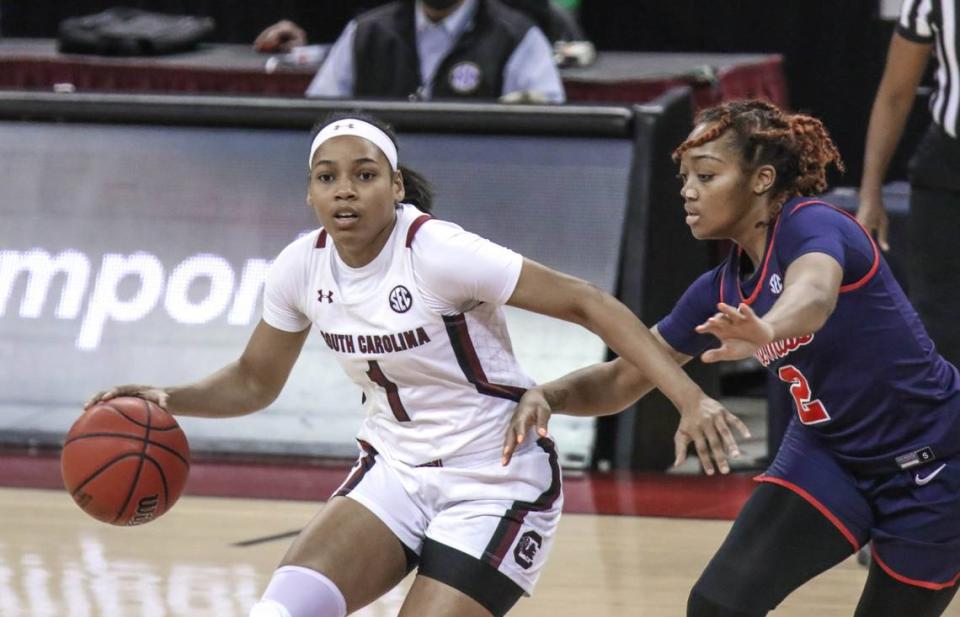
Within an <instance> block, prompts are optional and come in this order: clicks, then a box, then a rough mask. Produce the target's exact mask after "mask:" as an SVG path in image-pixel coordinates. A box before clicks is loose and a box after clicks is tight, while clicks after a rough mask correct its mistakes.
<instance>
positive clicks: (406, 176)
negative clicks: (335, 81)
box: [313, 110, 433, 212]
mask: <svg viewBox="0 0 960 617" xmlns="http://www.w3.org/2000/svg"><path fill="white" fill-rule="evenodd" d="M350 118H353V119H355V120H363V121H364V122H367V123H369V124H372V125H373V126H375V127H377V128H378V129H380V130H381V131H383V132H384V133H385V134H386V135H387V137H389V138H390V141H392V142H393V145H394V146H395V147H396V148H397V151H398V154H399V150H400V144H398V143H397V134H396V133H395V132H394V130H393V127H392V126H390V125H389V124H388V123H386V122H384V121H383V120H381V119H380V118H377V117H376V116H373V115H370V114H368V113H365V112H362V111H358V110H354V111H349V112H342V111H335V112H332V113H330V114H327V116H326V117H324V118H323V119H322V120H321V121H320V122H318V123H317V124H316V125H314V127H313V136H314V137H316V135H317V134H318V133H319V132H320V131H321V130H323V128H324V127H325V126H327V125H328V124H331V123H333V122H336V121H337V120H346V119H350ZM397 169H398V170H399V171H400V174H401V175H402V176H403V188H404V193H405V196H404V198H403V201H404V203H408V204H412V205H414V206H416V207H417V208H418V209H419V210H422V211H424V212H430V211H431V210H432V209H433V187H432V186H431V185H430V182H429V181H428V180H427V179H426V178H425V177H423V175H421V174H420V173H419V172H416V171H414V170H412V169H410V168H409V167H407V166H405V165H402V164H400V165H397Z"/></svg>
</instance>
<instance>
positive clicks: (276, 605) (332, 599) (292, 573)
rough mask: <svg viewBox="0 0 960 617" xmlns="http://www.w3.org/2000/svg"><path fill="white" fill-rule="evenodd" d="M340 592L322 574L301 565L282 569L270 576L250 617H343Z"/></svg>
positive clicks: (343, 607)
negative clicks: (268, 582)
mask: <svg viewBox="0 0 960 617" xmlns="http://www.w3.org/2000/svg"><path fill="white" fill-rule="evenodd" d="M346 614H347V602H346V600H345V599H344V597H343V593H341V591H340V590H339V589H338V588H337V586H336V585H335V584H334V583H333V581H331V580H330V579H329V578H327V577H326V576H324V575H323V574H321V573H319V572H317V571H315V570H311V569H309V568H303V567H300V566H282V567H281V568H278V569H277V571H276V572H274V573H273V578H271V579H270V584H268V585H267V589H266V591H264V592H263V597H262V598H261V599H260V601H259V602H257V603H256V604H255V605H254V607H253V608H252V609H251V610H250V616H249V617H344V616H345V615H346Z"/></svg>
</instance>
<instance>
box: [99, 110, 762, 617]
mask: <svg viewBox="0 0 960 617" xmlns="http://www.w3.org/2000/svg"><path fill="white" fill-rule="evenodd" d="M397 157H398V153H397V145H396V140H395V138H393V137H392V136H391V135H390V134H389V129H388V128H387V127H385V126H381V125H379V123H378V122H377V121H376V120H374V119H372V118H371V119H369V121H368V120H365V119H363V118H358V117H341V118H339V119H335V120H332V121H330V122H327V123H326V124H324V125H322V126H321V127H320V130H319V132H318V133H317V134H316V136H315V138H314V140H313V143H312V147H311V149H310V156H309V161H308V166H309V169H310V179H309V185H308V191H307V202H308V204H309V205H310V206H311V207H312V208H313V210H314V211H315V213H316V215H317V217H318V218H319V220H320V222H321V224H322V225H323V227H322V228H320V229H318V230H316V231H314V232H312V233H310V234H307V235H305V236H303V237H301V238H299V239H298V240H296V241H294V242H293V243H291V244H290V245H289V246H288V247H287V248H285V249H284V250H283V251H282V252H281V253H280V255H279V257H278V258H277V259H276V261H275V262H274V264H273V266H272V268H271V271H270V274H269V276H268V278H267V283H266V287H265V292H264V313H263V319H262V321H261V322H260V324H259V325H258V326H257V328H256V330H255V331H254V333H253V335H252V337H251V339H250V341H249V343H248V344H247V348H246V349H245V350H244V352H243V354H242V355H241V357H240V358H239V359H238V360H237V361H236V362H234V363H232V364H230V365H228V366H226V367H224V368H223V369H221V370H220V371H219V372H217V373H214V374H213V375H211V376H209V377H207V378H205V379H203V380H201V381H198V382H196V383H193V384H189V385H185V386H179V387H169V388H156V387H151V386H139V385H127V386H120V387H117V388H114V389H112V390H109V391H107V392H104V393H101V394H98V395H97V396H95V397H94V398H93V399H92V401H91V402H94V401H97V400H103V399H109V398H111V397H114V396H121V395H134V396H140V397H143V398H146V399H149V400H152V401H155V402H157V403H158V404H160V405H161V406H163V407H165V408H167V409H168V410H169V411H170V412H172V413H174V414H180V415H195V416H207V417H227V416H235V415H241V414H246V413H251V412H254V411H256V410H259V409H262V408H263V407H266V406H267V405H268V404H269V403H270V402H271V401H272V400H273V399H274V398H275V397H276V396H277V394H278V393H279V392H280V390H281V388H282V387H283V385H284V382H285V381H286V379H287V376H288V374H289V372H290V370H291V367H292V366H293V364H294V362H295V361H296V359H297V356H298V354H299V353H300V350H301V348H302V346H303V343H304V340H305V339H306V336H307V333H308V331H309V329H310V326H311V324H314V325H315V326H316V328H317V330H318V331H319V334H320V335H321V336H322V337H323V339H324V341H325V342H326V344H327V346H328V347H330V348H331V349H332V350H333V351H334V353H335V354H336V356H337V359H338V361H339V362H340V364H341V366H342V368H343V370H344V371H345V372H346V373H347V375H348V376H349V377H350V378H351V379H352V380H353V381H354V382H355V383H356V384H357V385H358V386H359V387H360V388H361V389H362V391H363V396H364V403H363V407H364V412H365V418H364V420H363V423H362V426H361V429H360V431H359V434H358V441H359V443H360V449H361V453H360V457H359V460H358V461H357V463H356V465H355V466H354V468H353V470H352V471H351V473H350V474H349V476H348V477H347V479H346V480H345V481H344V483H343V484H342V485H341V487H340V488H339V489H338V490H337V491H336V492H335V494H334V496H333V497H331V499H330V500H329V501H328V503H327V504H326V505H325V506H324V507H323V508H322V510H321V511H320V513H319V514H318V515H317V516H316V518H315V519H314V520H313V521H312V522H311V523H310V524H309V525H308V526H307V527H306V528H305V529H304V530H303V531H302V532H301V534H300V535H299V537H298V538H297V539H296V540H295V541H294V543H293V545H292V546H291V547H290V549H289V550H288V552H287V554H286V556H285V557H284V558H283V560H282V563H281V566H280V567H279V568H278V569H277V571H276V572H275V573H274V575H273V578H272V580H271V581H270V583H269V585H268V586H267V589H266V591H265V592H264V594H263V596H262V598H261V600H260V601H259V602H258V603H257V604H256V605H255V606H254V607H253V609H252V611H251V613H250V615H251V617H342V616H343V615H345V614H347V613H349V612H352V611H354V610H356V609H358V608H360V607H362V606H364V605H366V604H368V603H369V602H371V601H373V600H375V599H376V598H378V597H379V596H380V595H382V594H384V593H385V592H387V591H388V590H390V589H391V588H392V587H394V586H395V585H396V584H397V583H398V582H399V581H400V580H401V579H402V578H403V577H404V576H405V575H406V574H407V573H408V572H409V571H410V570H412V569H413V568H415V567H418V568H419V570H418V576H417V577H416V579H415V581H414V583H413V586H412V588H411V589H410V592H409V593H408V595H407V597H406V599H405V601H404V604H403V606H402V608H401V610H400V615H401V616H403V617H431V616H440V615H457V616H458V617H489V616H491V615H493V616H500V615H503V614H505V613H506V612H507V611H508V610H509V609H510V608H511V607H512V606H513V604H514V603H515V602H516V601H517V600H518V599H519V598H520V597H521V596H523V595H525V594H529V593H530V592H531V591H532V589H533V587H534V584H535V583H536V581H537V578H538V577H539V575H540V573H541V571H542V568H543V564H544V561H545V559H546V557H547V555H548V553H549V552H550V548H551V545H552V543H553V540H554V535H555V532H556V527H557V523H558V521H559V518H560V511H561V506H562V502H563V496H562V490H561V478H560V469H559V466H558V463H557V453H556V451H555V449H554V444H553V443H552V441H551V440H550V439H549V438H548V437H547V436H546V435H535V434H531V435H530V439H526V440H524V441H523V443H522V444H520V446H519V447H517V448H516V451H515V452H514V453H513V459H512V461H510V463H509V465H507V466H503V465H501V454H502V435H503V434H504V432H505V431H506V429H507V426H508V423H509V420H510V417H511V413H512V411H513V409H514V406H515V404H516V401H518V400H519V399H520V397H521V395H522V394H523V392H524V391H525V389H526V388H528V387H530V386H532V385H533V382H532V380H531V379H530V378H528V377H527V376H526V375H525V374H524V373H523V371H522V370H521V368H520V367H519V365H518V364H517V361H516V359H515V358H514V356H513V352H512V349H511V345H510V341H509V338H508V335H507V331H506V327H505V323H504V318H503V313H502V309H501V306H502V305H504V304H509V305H511V306H515V307H520V308H524V309H527V310H530V311H535V312H537V313H542V314H544V315H549V316H552V317H556V318H560V319H565V320H568V321H572V322H576V323H578V324H581V325H583V326H584V327H586V328H588V329H590V330H591V331H593V332H595V333H596V334H597V335H599V336H600V337H601V338H602V339H603V340H604V341H605V342H606V343H607V344H608V345H609V346H610V348H611V349H613V350H614V351H615V352H617V353H618V354H619V355H621V356H622V357H624V358H626V359H627V360H628V361H630V362H632V363H635V364H636V367H637V371H638V372H640V373H642V374H644V375H647V376H648V378H649V379H650V381H651V382H652V383H655V384H657V386H658V387H659V388H661V389H662V390H663V391H664V392H665V393H666V394H667V396H668V397H669V398H670V399H671V400H672V401H673V403H674V404H675V405H676V406H677V408H678V409H679V410H680V413H681V427H682V428H683V431H684V438H683V439H684V440H683V442H682V443H680V444H678V448H680V447H682V449H683V450H684V451H686V447H687V445H688V443H691V442H692V443H694V444H695V446H696V448H697V452H698V456H700V458H701V461H702V462H703V464H704V465H705V466H706V467H707V468H709V469H711V470H712V469H713V465H716V466H718V467H719V468H720V470H721V471H722V472H726V471H728V470H729V465H728V464H727V459H726V457H727V455H734V456H735V455H736V454H737V448H736V442H735V440H734V437H733V435H732V433H731V427H735V428H737V429H738V430H740V431H741V432H744V433H745V431H746V428H745V427H744V426H743V424H742V423H741V422H740V421H739V420H738V419H736V417H735V416H733V415H732V414H731V413H730V412H729V411H727V410H726V409H724V408H723V407H722V406H720V405H719V404H718V403H717V402H716V401H713V400H712V399H710V398H708V397H707V396H706V395H705V394H704V393H703V392H702V390H700V388H699V387H697V386H696V384H694V383H693V382H692V381H691V380H690V379H689V378H688V377H687V376H686V374H685V373H684V372H683V371H682V370H680V368H679V367H678V366H677V365H676V363H675V362H673V360H672V359H671V358H670V356H669V355H667V354H666V353H665V352H664V351H663V350H662V348H661V347H660V346H659V345H657V343H656V341H655V340H654V339H653V338H652V337H651V336H650V334H649V332H648V331H647V329H646V328H645V327H644V326H643V324H641V322H640V321H639V320H638V319H637V318H636V317H635V316H634V315H633V314H632V313H631V312H630V310H629V309H627V308H626V307H625V306H624V305H623V304H621V303H619V302H618V301H617V300H615V299H614V298H613V297H612V296H610V295H609V294H606V293H604V292H602V291H600V290H598V289H597V288H596V287H594V286H592V285H590V284H588V283H586V282H584V281H581V280H579V279H576V278H573V277H570V276H566V275H563V274H560V273H557V272H554V271H552V270H550V269H548V268H546V267H544V266H542V265H539V264H537V263H535V262H533V261H530V260H527V259H524V258H523V257H521V256H520V255H518V254H517V253H514V252H513V251H510V250H508V249H505V248H503V247H500V246H498V245H496V244H494V243H492V242H489V241H487V240H485V239H483V238H480V237H478V236H476V235H474V234H471V233H469V232H466V231H464V230H463V229H461V228H460V227H458V226H456V225H453V224H450V223H446V222H443V221H439V220H436V219H433V218H431V216H430V215H428V214H426V213H425V212H427V211H429V209H430V194H429V187H428V186H427V185H426V184H425V182H424V181H423V180H422V179H421V178H420V177H419V176H418V175H417V174H415V173H413V172H411V171H410V170H407V169H404V168H401V167H400V166H399V165H398V160H397Z"/></svg>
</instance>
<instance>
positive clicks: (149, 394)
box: [83, 384, 169, 409]
mask: <svg viewBox="0 0 960 617" xmlns="http://www.w3.org/2000/svg"><path fill="white" fill-rule="evenodd" d="M121 396H135V397H137V398H142V399H144V400H148V401H150V402H152V403H156V404H157V405H159V406H160V407H163V408H164V409H166V408H167V399H168V398H169V394H167V391H166V390H164V389H162V388H157V387H155V386H144V385H140V384H126V385H123V386H115V387H113V388H110V389H109V390H101V391H100V392H97V393H96V394H94V395H93V396H91V397H90V399H89V400H88V401H87V402H86V403H85V404H84V406H83V408H84V409H89V408H90V407H92V406H94V405H96V404H97V403H102V402H105V401H109V400H110V399H112V398H118V397H121Z"/></svg>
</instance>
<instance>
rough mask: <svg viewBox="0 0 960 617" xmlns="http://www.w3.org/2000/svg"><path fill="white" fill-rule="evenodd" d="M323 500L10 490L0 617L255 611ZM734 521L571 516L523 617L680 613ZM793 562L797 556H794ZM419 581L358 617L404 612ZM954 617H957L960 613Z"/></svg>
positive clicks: (826, 587) (850, 590)
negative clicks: (119, 510)
mask: <svg viewBox="0 0 960 617" xmlns="http://www.w3.org/2000/svg"><path fill="white" fill-rule="evenodd" d="M318 507H320V505H319V504H318V503H316V502H307V501H285V500H267V499H239V498H219V497H197V496H191V495H187V496H185V497H183V498H181V500H180V502H178V503H177V504H176V506H175V507H174V508H173V510H171V511H170V512H169V513H168V514H166V515H164V516H163V518H161V519H159V520H157V521H155V522H153V523H150V524H148V525H144V526H140V527H133V528H120V527H112V526H109V525H106V524H103V523H99V522H97V521H95V520H93V519H92V518H89V517H88V516H86V515H85V514H83V513H82V512H81V511H80V510H79V509H78V508H77V506H76V505H75V504H74V503H73V502H72V500H71V499H70V497H69V495H67V493H66V492H65V491H63V490H41V489H31V488H0V512H2V513H3V514H2V522H3V524H2V527H0V529H2V531H0V616H2V617H28V616H29V617H44V616H56V617H128V616H129V617H141V616H142V617H166V616H171V617H173V616H184V617H186V616H189V617H199V616H208V615H209V616H216V617H223V616H226V615H231V616H240V617H245V616H246V614H247V609H248V607H249V606H250V605H251V604H252V603H253V602H254V601H255V599H256V598H257V597H258V595H259V593H260V592H261V590H262V589H263V588H264V586H265V585H266V583H267V581H268V579H269V577H270V574H271V573H272V571H273V569H274V567H275V565H276V563H277V561H278V560H279V559H280V557H281V556H282V555H283V553H284V551H285V549H286V546H287V544H288V543H289V542H290V537H289V533H292V532H294V531H296V530H298V529H300V527H301V526H303V525H304V524H305V523H306V521H307V520H308V519H309V518H310V517H311V516H312V514H313V513H314V512H315V510H316V509H317V508H318ZM729 526H730V522H729V521H726V520H695V519H678V518H652V517H640V516H605V515H596V514H567V515H565V517H564V519H563V522H562V524H561V527H560V533H559V536H558V539H557V543H556V548H555V550H554V553H553V556H552V558H551V559H550V562H549V564H548V565H547V568H546V571H545V573H544V575H543V578H542V579H541V581H540V584H539V587H538V589H537V593H536V595H535V596H534V597H533V598H529V599H524V600H521V602H520V603H519V604H518V606H517V607H516V608H515V609H514V610H513V611H512V612H511V615H512V616H516V617H539V616H549V617H568V616H570V617H572V616H577V617H582V616H584V615H589V616H590V617H613V616H617V617H620V616H623V617H626V616H630V617H677V616H680V617H682V616H683V615H684V612H685V608H684V607H685V602H686V595H687V592H688V590H689V588H690V586H691V584H692V583H693V582H694V580H695V579H696V577H697V576H698V574H699V573H700V571H701V569H702V568H703V566H704V565H705V564H706V562H707V560H708V559H709V557H710V555H711V554H712V553H713V551H714V550H715V549H716V548H717V546H718V545H719V543H720V542H721V540H722V539H723V536H724V534H725V533H726V530H727V529H728V528H729ZM783 558H784V559H789V558H790V555H789V554H784V556H783ZM865 577H866V569H865V568H864V567H863V566H860V565H858V564H857V563H856V560H855V559H853V558H851V559H850V560H848V561H846V562H845V563H843V564H841V565H840V566H838V567H837V568H835V569H833V570H832V571H831V572H830V573H828V574H826V575H823V576H821V577H819V578H818V579H816V580H814V581H813V582H812V583H810V584H809V585H807V586H806V587H804V588H803V589H801V590H800V591H798V592H797V593H796V594H794V595H793V596H792V597H790V598H788V600H787V601H786V602H785V603H784V604H783V605H782V606H781V607H780V608H779V609H777V610H776V611H775V612H774V613H772V614H773V615H776V616H777V617H809V616H810V615H816V616H818V617H849V615H851V614H852V613H853V608H854V606H855V605H856V599H857V596H858V595H859V592H860V589H861V588H862V586H863V583H864V580H865ZM408 584H409V579H408V580H407V581H405V582H404V583H403V584H402V585H401V586H400V587H399V588H398V589H396V590H394V591H393V592H391V593H389V594H387V596H385V597H383V598H381V599H380V600H379V601H378V602H376V603H375V604H373V605H371V606H369V607H367V608H365V609H363V610H362V611H360V612H358V613H355V614H356V615H361V616H363V617H381V616H383V617H386V616H388V615H396V613H397V610H398V608H399V606H400V603H401V602H402V598H403V594H404V591H405V589H406V585H408ZM946 614H947V615H949V616H951V617H958V616H960V606H956V605H955V606H954V607H952V608H951V609H950V610H948V612H947V613H946Z"/></svg>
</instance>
